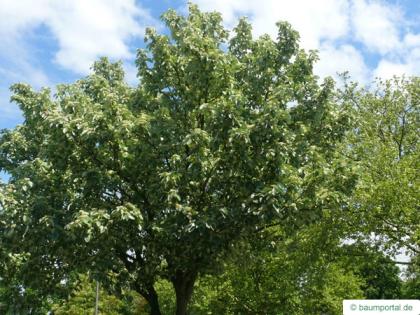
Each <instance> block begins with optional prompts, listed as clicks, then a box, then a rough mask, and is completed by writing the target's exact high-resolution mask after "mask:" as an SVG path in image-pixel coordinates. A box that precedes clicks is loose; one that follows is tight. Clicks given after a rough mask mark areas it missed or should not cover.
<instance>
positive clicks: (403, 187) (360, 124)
mask: <svg viewBox="0 0 420 315" xmlns="http://www.w3.org/2000/svg"><path fill="white" fill-rule="evenodd" d="M344 99H348V100H349V101H350V102H351V103H352V104H353V106H354V108H355V110H356V117H357V118H358V121H357V126H356V128H355V133H354V135H353V138H352V140H351V141H350V146H349V147H350V148H351V154H354V158H355V159H356V160H358V161H359V162H358V163H359V166H360V175H361V177H360V180H359V184H358V186H357V190H356V192H355V194H354V200H353V205H354V206H353V210H354V217H355V218H357V220H356V221H355V222H354V224H355V226H354V231H355V235H356V234H358V235H359V236H360V235H364V236H365V237H366V236H367V237H368V238H370V237H371V235H372V234H371V233H374V235H375V240H374V239H370V240H369V242H372V241H373V242H374V241H377V243H378V244H381V245H382V246H385V247H384V249H385V250H393V251H394V252H395V251H398V250H401V249H404V250H408V252H409V253H411V254H415V255H418V254H419V244H420V225H419V222H420V209H419V202H418V201H419V178H420V176H419V169H420V168H419V161H420V155H419V154H420V151H419V149H418V139H419V137H418V135H419V132H420V79H419V78H416V77H413V78H410V79H406V78H401V79H398V78H394V79H393V80H389V81H378V82H377V83H376V86H374V87H372V88H371V89H370V90H367V89H359V88H357V87H356V86H355V85H349V86H348V87H347V91H346V94H345V95H344ZM360 232H361V233H360Z"/></svg>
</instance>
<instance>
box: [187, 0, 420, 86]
mask: <svg viewBox="0 0 420 315" xmlns="http://www.w3.org/2000/svg"><path fill="white" fill-rule="evenodd" d="M194 2H195V3H197V4H199V6H200V8H202V9H203V10H216V11H219V12H221V13H222V14H223V17H224V20H225V22H226V26H227V27H229V28H231V27H232V26H234V25H235V24H236V21H237V18H238V17H239V16H242V15H247V16H248V17H249V20H250V21H251V23H252V25H253V29H254V34H255V35H260V34H262V33H268V34H270V35H271V36H272V37H276V29H275V22H277V21H279V20H287V21H289V22H290V23H291V24H292V26H293V27H294V28H295V29H296V30H297V31H299V33H300V35H301V46H302V47H303V48H305V49H318V50H319V55H320V62H319V63H318V64H317V65H316V66H315V71H316V73H317V74H319V75H320V76H326V75H332V76H335V75H336V73H337V72H342V71H345V70H348V71H349V72H350V74H351V76H352V77H353V79H356V80H360V81H361V82H363V83H368V82H369V81H370V80H372V79H373V77H374V76H376V75H380V76H385V77H389V76H390V75H391V74H396V75H401V74H403V73H404V74H408V75H410V74H419V71H420V70H417V69H420V67H419V56H418V52H417V48H419V47H420V34H415V33H412V32H410V30H409V26H410V25H411V24H412V23H411V22H412V21H409V20H408V19H407V18H406V17H405V16H404V12H403V11H402V9H401V7H399V6H397V5H394V4H391V3H390V2H385V1H383V0H335V1H334V0H319V1H313V0H259V1H248V0H214V1H207V0H195V1H194ZM410 23H411V24H410ZM416 25H418V23H417V24H416ZM366 49H367V51H368V54H370V55H371V58H372V57H373V59H375V58H378V56H380V57H379V58H381V60H380V61H379V62H378V66H377V68H376V69H374V66H373V65H372V64H371V63H370V67H369V65H368V63H367V62H366V60H365V59H364V58H365V56H366Z"/></svg>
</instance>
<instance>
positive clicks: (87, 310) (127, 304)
mask: <svg viewBox="0 0 420 315" xmlns="http://www.w3.org/2000/svg"><path fill="white" fill-rule="evenodd" d="M126 296H127V298H126V299H124V298H123V299H122V298H118V297H116V296H114V295H111V294H109V293H108V292H106V290H104V289H103V288H100V290H99V303H98V304H99V305H98V310H99V314H107V315H134V314H135V315H142V314H147V313H146V311H145V301H144V299H142V298H140V297H139V296H137V295H136V294H134V293H133V292H130V293H128V294H126ZM95 297H96V282H95V281H92V280H91V279H89V276H88V275H78V277H77V281H76V283H75V284H72V290H71V292H70V294H69V296H68V297H67V298H66V299H63V300H61V301H57V302H56V303H54V305H53V306H52V312H53V314H54V315H80V314H94V310H95Z"/></svg>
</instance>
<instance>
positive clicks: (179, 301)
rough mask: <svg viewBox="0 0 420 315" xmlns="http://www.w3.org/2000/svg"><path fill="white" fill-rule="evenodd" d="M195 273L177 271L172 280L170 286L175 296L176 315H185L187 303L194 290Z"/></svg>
mask: <svg viewBox="0 0 420 315" xmlns="http://www.w3.org/2000/svg"><path fill="white" fill-rule="evenodd" d="M196 278H197V273H196V272H182V271H177V272H176V275H175V276H174V277H173V278H172V284H173V286H174V289H175V294H176V312H175V314H176V315H187V309H188V303H189V302H190V299H191V295H192V293H193V289H194V283H195V279H196Z"/></svg>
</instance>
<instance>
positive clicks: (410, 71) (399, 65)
mask: <svg viewBox="0 0 420 315" xmlns="http://www.w3.org/2000/svg"><path fill="white" fill-rule="evenodd" d="M394 75H396V76H401V75H406V76H419V75H420V45H419V46H418V47H417V48H414V49H411V50H408V53H407V54H406V55H405V56H404V57H403V58H402V61H398V60H397V61H395V60H392V59H387V58H384V59H382V60H380V62H379V63H378V66H377V67H376V69H375V70H374V76H375V77H381V78H385V79H389V78H391V77H393V76H394Z"/></svg>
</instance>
